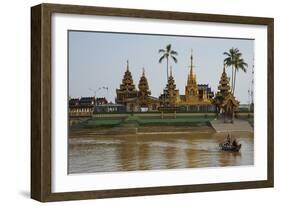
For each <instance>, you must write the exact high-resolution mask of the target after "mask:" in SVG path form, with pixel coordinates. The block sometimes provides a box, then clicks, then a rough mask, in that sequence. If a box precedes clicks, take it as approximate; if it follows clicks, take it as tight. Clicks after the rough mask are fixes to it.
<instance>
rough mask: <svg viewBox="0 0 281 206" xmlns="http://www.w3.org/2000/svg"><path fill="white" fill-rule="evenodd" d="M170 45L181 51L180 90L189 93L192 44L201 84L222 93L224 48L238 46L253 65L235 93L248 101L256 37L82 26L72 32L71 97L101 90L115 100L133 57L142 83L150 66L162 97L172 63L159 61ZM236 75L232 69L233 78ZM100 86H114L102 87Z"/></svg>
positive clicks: (151, 79) (156, 90)
mask: <svg viewBox="0 0 281 206" xmlns="http://www.w3.org/2000/svg"><path fill="white" fill-rule="evenodd" d="M167 44H172V49H173V50H176V51H177V52H178V56H177V59H178V63H174V62H172V64H171V65H172V67H173V76H174V78H175V81H176V85H177V88H178V89H179V90H180V94H184V90H185V86H186V82H187V75H188V71H189V64H190V53H191V49H193V63H194V65H195V69H194V72H195V73H196V76H197V83H198V84H209V85H210V86H211V88H212V90H213V91H215V92H216V91H217V87H218V84H219V80H220V77H221V73H222V70H223V59H224V58H225V56H224V55H223V52H225V51H228V50H229V49H230V48H232V47H235V48H238V49H239V50H240V51H241V52H242V53H243V58H244V59H245V61H246V62H247V63H248V65H249V67H248V70H247V72H246V73H244V72H241V71H240V72H238V73H237V77H236V79H237V80H236V81H237V84H236V91H235V96H236V97H237V99H238V100H239V101H240V103H248V101H249V95H248V89H249V88H250V87H251V80H252V72H251V71H252V66H253V61H254V59H253V58H254V40H246V39H225V38H202V37H188V36H163V35H143V34H120V33H104V32H79V31H69V96H71V97H81V96H94V93H95V91H96V95H97V96H98V97H106V98H107V99H108V100H110V101H113V102H114V99H115V96H116V88H119V85H120V83H121V81H122V78H123V75H124V72H125V69H126V61H127V60H129V66H130V71H131V72H132V76H133V79H134V83H135V85H136V87H137V86H138V82H139V79H140V77H141V74H142V67H144V68H145V74H146V77H147V79H148V83H149V87H150V90H151V93H152V96H155V97H158V96H159V95H160V93H162V91H163V88H164V86H165V85H166V83H167V77H166V62H165V61H163V62H162V63H161V64H159V62H158V60H159V57H160V54H159V53H158V50H159V49H161V48H165V47H166V45H167ZM230 74H231V70H230V69H228V75H229V77H231V76H230ZM100 87H108V88H109V89H108V91H107V90H105V89H101V90H98V88H100Z"/></svg>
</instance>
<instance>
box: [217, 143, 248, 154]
mask: <svg viewBox="0 0 281 206" xmlns="http://www.w3.org/2000/svg"><path fill="white" fill-rule="evenodd" d="M219 147H220V149H221V150H223V151H231V152H239V150H240V149H241V147H242V145H241V144H238V145H237V146H234V145H230V144H226V143H222V144H219Z"/></svg>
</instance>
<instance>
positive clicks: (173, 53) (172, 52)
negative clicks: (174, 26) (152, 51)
mask: <svg viewBox="0 0 281 206" xmlns="http://www.w3.org/2000/svg"><path fill="white" fill-rule="evenodd" d="M170 53H171V54H172V55H178V52H177V51H175V50H172V51H171V52H170Z"/></svg>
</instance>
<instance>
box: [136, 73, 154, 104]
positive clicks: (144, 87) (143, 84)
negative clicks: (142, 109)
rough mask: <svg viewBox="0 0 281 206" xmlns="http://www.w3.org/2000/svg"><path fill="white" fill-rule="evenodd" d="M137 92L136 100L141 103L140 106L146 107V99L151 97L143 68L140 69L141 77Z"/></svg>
mask: <svg viewBox="0 0 281 206" xmlns="http://www.w3.org/2000/svg"><path fill="white" fill-rule="evenodd" d="M138 86H139V91H138V98H139V101H140V102H141V105H148V97H149V95H151V92H150V90H149V86H148V82H147V79H146V77H145V71H144V68H143V69H142V76H141V78H140V81H139V85H138Z"/></svg>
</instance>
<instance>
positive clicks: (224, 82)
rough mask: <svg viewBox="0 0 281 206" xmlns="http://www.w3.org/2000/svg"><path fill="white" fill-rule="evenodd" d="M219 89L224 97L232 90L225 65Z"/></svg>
mask: <svg viewBox="0 0 281 206" xmlns="http://www.w3.org/2000/svg"><path fill="white" fill-rule="evenodd" d="M218 90H219V92H220V94H221V95H222V96H223V97H226V96H227V95H228V94H229V92H230V86H229V79H228V77H227V74H226V72H225V65H224V67H223V72H222V75H221V79H220V84H219V86H218Z"/></svg>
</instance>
